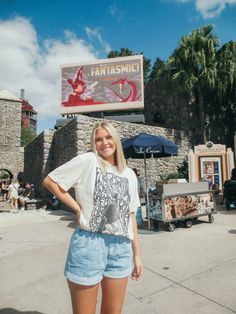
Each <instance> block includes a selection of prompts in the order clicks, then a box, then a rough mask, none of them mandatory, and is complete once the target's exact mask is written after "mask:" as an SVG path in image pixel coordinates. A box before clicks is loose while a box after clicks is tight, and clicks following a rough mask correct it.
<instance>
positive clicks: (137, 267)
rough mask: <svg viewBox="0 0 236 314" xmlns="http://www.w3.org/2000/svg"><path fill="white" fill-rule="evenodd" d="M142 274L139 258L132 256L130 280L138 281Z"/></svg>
mask: <svg viewBox="0 0 236 314" xmlns="http://www.w3.org/2000/svg"><path fill="white" fill-rule="evenodd" d="M142 273H143V264H142V261H141V257H140V256H134V269H133V271H132V274H131V279H132V280H136V281H137V280H139V279H140V277H141V275H142Z"/></svg>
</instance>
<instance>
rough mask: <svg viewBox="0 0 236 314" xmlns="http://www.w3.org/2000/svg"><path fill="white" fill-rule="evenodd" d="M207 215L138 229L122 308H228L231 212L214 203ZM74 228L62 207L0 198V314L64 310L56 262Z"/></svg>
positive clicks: (169, 312)
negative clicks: (134, 264) (27, 205)
mask: <svg viewBox="0 0 236 314" xmlns="http://www.w3.org/2000/svg"><path fill="white" fill-rule="evenodd" d="M214 217H215V222H214V223H208V217H207V216H203V217H200V218H199V219H198V220H197V221H196V223H195V224H194V225H193V226H192V228H190V229H186V228H184V227H183V226H179V227H177V228H176V230H175V231H174V232H167V231H164V229H162V228H161V229H160V231H158V232H154V231H149V230H147V229H146V228H143V229H139V240H140V245H141V251H142V258H143V263H144V274H143V276H142V278H141V280H140V281H138V282H134V281H132V280H130V281H129V284H128V288H127V294H126V300H125V304H124V308H123V312H122V313H123V314H154V313H155V314H195V313H196V314H232V313H236V245H235V243H236V211H235V210H234V211H225V210H224V208H223V206H220V205H218V213H217V214H216V215H214ZM74 227H75V218H74V216H73V215H72V214H70V213H68V212H65V211H61V210H57V211H45V210H28V211H22V212H19V213H18V214H13V213H11V212H9V204H5V203H2V202H0V272H1V276H0V314H20V313H27V314H70V313H72V311H71V304H70V296H69V291H68V288H67V284H66V281H65V278H64V275H63V268H64V262H65V258H66V254H67V248H68V243H69V239H70V236H71V234H72V232H73V229H74ZM100 299H101V295H100V293H99V297H98V303H100ZM98 307H99V304H98ZM97 313H99V310H98V311H97Z"/></svg>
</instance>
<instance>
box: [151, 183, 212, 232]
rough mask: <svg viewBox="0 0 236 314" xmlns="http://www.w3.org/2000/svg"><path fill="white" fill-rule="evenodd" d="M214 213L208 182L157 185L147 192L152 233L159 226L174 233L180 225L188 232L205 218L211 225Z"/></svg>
mask: <svg viewBox="0 0 236 314" xmlns="http://www.w3.org/2000/svg"><path fill="white" fill-rule="evenodd" d="M215 213H216V210H215V199H214V192H213V191H209V189H208V182H194V183H177V184H159V185H157V187H156V189H149V190H148V214H149V215H148V216H149V219H150V220H152V221H153V225H154V229H157V228H158V226H159V222H162V223H164V224H166V225H167V227H168V230H169V231H174V230H175V224H176V223H177V222H179V221H183V222H184V224H185V227H186V228H190V227H191V226H192V224H193V221H194V220H196V219H197V218H198V217H200V216H208V217H209V222H210V223H212V222H213V221H214V217H213V214H215Z"/></svg>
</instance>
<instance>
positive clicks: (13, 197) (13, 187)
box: [9, 179, 19, 213]
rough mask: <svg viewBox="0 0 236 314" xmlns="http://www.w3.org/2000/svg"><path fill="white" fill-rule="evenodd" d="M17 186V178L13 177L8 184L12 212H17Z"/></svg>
mask: <svg viewBox="0 0 236 314" xmlns="http://www.w3.org/2000/svg"><path fill="white" fill-rule="evenodd" d="M18 188H19V183H18V180H17V179H13V180H12V182H11V184H10V185H9V200H10V205H11V210H12V212H13V213H18Z"/></svg>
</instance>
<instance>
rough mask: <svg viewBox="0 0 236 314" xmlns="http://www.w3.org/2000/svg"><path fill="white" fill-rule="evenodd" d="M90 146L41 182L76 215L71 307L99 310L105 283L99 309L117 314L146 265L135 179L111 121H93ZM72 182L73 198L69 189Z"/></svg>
mask: <svg viewBox="0 0 236 314" xmlns="http://www.w3.org/2000/svg"><path fill="white" fill-rule="evenodd" d="M91 149H92V151H91V152H88V153H85V154H82V155H79V156H77V157H75V158H73V159H72V160H71V161H69V162H68V163H66V164H64V165H62V166H60V167H59V168H57V169H55V170H54V171H52V172H51V173H50V174H49V175H48V176H47V177H46V178H45V180H44V183H43V184H44V186H45V187H46V188H47V189H48V190H49V191H50V192H51V193H53V194H54V195H55V196H56V197H57V198H58V199H60V200H61V201H62V202H63V203H64V204H65V205H66V206H68V207H70V208H71V209H73V211H74V212H75V214H76V216H77V221H78V227H77V228H76V229H75V231H74V233H73V235H72V237H71V242H70V247H69V251H68V256H67V261H66V265H65V276H66V278H67V280H68V285H69V289H70V294H71V301H72V308H73V313H74V314H94V313H95V312H96V300H97V293H98V287H99V285H100V284H101V288H102V303H101V313H102V314H107V313H109V314H118V313H121V310H122V306H123V302H124V297H125V291H126V285H127V281H128V277H129V275H130V274H131V277H132V279H134V280H138V279H139V278H140V276H141V274H142V270H143V266H142V262H141V257H140V249H139V244H138V236H137V224H136V219H135V210H136V208H138V207H139V206H140V203H139V196H138V187H137V179H136V176H135V173H134V172H133V171H132V170H131V169H130V168H128V167H127V165H126V161H125V159H124V156H123V151H122V147H121V142H120V138H119V135H118V133H117V131H116V129H115V128H114V127H113V126H112V125H111V124H110V123H108V122H101V123H98V124H97V125H96V126H95V127H94V129H93V131H92V134H91ZM72 186H73V187H74V188H75V199H73V198H72V197H71V196H70V194H68V192H67V191H68V190H69V189H70V188H71V187H72Z"/></svg>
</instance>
